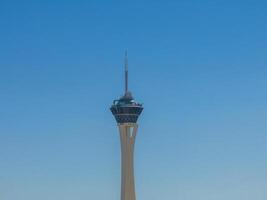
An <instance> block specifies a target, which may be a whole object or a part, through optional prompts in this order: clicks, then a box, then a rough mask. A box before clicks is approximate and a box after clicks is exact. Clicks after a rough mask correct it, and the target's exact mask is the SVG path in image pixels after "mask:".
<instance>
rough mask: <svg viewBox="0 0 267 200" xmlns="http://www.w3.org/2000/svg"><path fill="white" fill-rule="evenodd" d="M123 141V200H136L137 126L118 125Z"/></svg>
mask: <svg viewBox="0 0 267 200" xmlns="http://www.w3.org/2000/svg"><path fill="white" fill-rule="evenodd" d="M118 126H119V131H120V139H121V169H122V171H121V200H135V184H134V143H135V137H136V133H137V127H138V126H137V124H135V123H124V124H118Z"/></svg>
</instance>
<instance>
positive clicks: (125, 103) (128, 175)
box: [110, 52, 143, 200]
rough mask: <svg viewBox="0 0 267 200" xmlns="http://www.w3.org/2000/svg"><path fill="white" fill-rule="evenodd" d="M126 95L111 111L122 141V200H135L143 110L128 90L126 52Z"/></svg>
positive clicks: (114, 103)
mask: <svg viewBox="0 0 267 200" xmlns="http://www.w3.org/2000/svg"><path fill="white" fill-rule="evenodd" d="M124 61H125V93H124V95H123V96H122V97H121V98H120V99H118V100H114V101H113V104H112V106H111V107H110V110H111V112H112V114H113V115H114V117H115V119H116V122H117V125H118V127H119V133H120V140H121V200H135V185H134V143H135V137H136V133H137V128H138V125H137V119H138V117H139V115H140V114H141V112H142V110H143V106H142V104H140V103H137V102H136V101H134V98H133V96H132V94H131V92H130V91H129V90H128V57H127V52H125V60H124Z"/></svg>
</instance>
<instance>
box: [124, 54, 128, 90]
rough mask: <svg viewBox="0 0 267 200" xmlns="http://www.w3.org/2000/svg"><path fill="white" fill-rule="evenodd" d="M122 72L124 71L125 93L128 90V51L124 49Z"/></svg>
mask: <svg viewBox="0 0 267 200" xmlns="http://www.w3.org/2000/svg"><path fill="white" fill-rule="evenodd" d="M124 73H125V94H126V93H127V92H128V52H127V50H125V56H124Z"/></svg>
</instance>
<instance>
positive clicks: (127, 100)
mask: <svg viewBox="0 0 267 200" xmlns="http://www.w3.org/2000/svg"><path fill="white" fill-rule="evenodd" d="M110 110H111V112H112V114H113V115H114V117H115V119H116V121H117V123H119V124H122V123H136V122H137V119H138V117H139V115H140V114H141V112H142V110H143V106H142V104H140V103H137V102H135V101H134V99H133V97H132V95H131V93H130V92H129V91H126V93H125V95H124V96H122V97H121V98H120V99H119V100H114V101H113V105H112V106H111V108H110Z"/></svg>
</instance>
